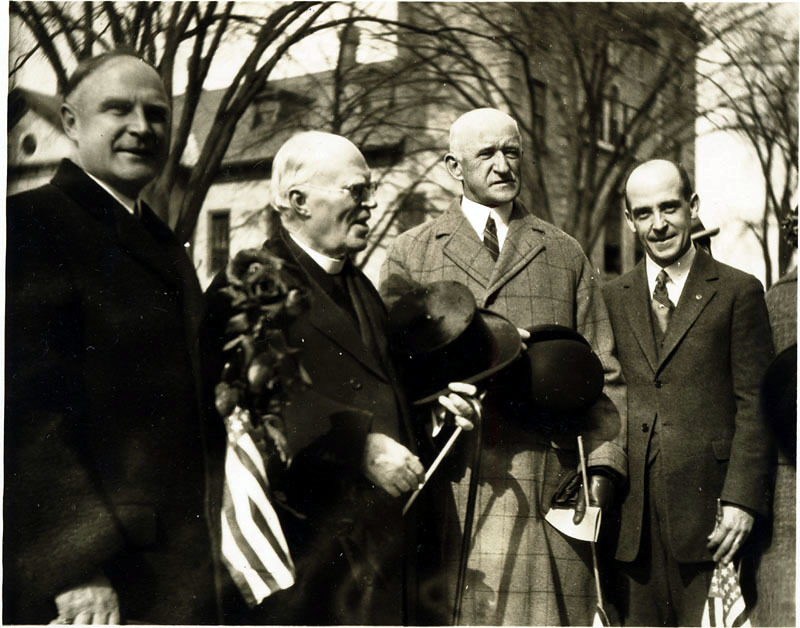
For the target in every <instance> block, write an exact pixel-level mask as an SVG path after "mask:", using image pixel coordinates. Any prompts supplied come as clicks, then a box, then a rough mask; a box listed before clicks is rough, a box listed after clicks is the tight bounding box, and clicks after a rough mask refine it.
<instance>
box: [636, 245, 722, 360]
mask: <svg viewBox="0 0 800 628" xmlns="http://www.w3.org/2000/svg"><path fill="white" fill-rule="evenodd" d="M717 279H719V273H718V272H717V265H716V263H715V262H714V259H713V258H712V257H711V256H710V255H708V253H706V252H705V251H703V250H702V249H699V248H698V250H697V256H696V257H695V260H694V263H693V264H692V269H691V270H690V271H689V277H688V278H687V279H686V285H685V286H684V287H683V292H682V293H681V298H680V300H679V301H678V304H677V306H676V307H675V311H674V312H673V314H672V318H671V319H670V322H669V326H668V327H667V331H666V334H665V336H664V342H663V343H662V347H661V352H660V354H658V353H657V351H656V346H655V340H654V338H653V323H652V316H651V315H650V294H649V288H648V285H647V271H646V270H645V264H644V260H642V261H640V262H639V264H637V266H636V268H634V270H633V272H631V273H630V275H628V279H627V280H626V281H624V282H623V287H624V288H625V289H627V290H630V291H631V292H632V294H630V296H629V297H628V298H625V299H624V303H625V309H626V312H627V315H628V323H629V325H630V328H631V331H632V332H633V335H634V336H635V337H636V340H637V342H638V343H639V346H640V347H641V348H642V352H643V353H644V354H645V356H646V357H647V361H648V362H649V364H650V368H651V369H652V370H653V372H654V373H657V372H658V371H660V370H661V369H662V368H663V367H664V364H665V363H666V362H667V361H668V360H669V357H670V356H671V354H672V353H673V352H674V351H675V349H676V347H677V346H678V344H680V342H681V340H682V339H683V338H684V336H685V335H686V333H687V332H688V331H689V329H690V328H691V327H692V325H693V324H694V322H695V321H696V320H697V317H698V316H700V313H701V312H702V311H703V310H704V309H705V307H706V305H708V303H710V301H711V299H713V298H714V295H715V294H716V293H717V289H716V287H715V285H714V282H715V281H716V280H717Z"/></svg>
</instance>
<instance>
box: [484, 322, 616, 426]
mask: <svg viewBox="0 0 800 628" xmlns="http://www.w3.org/2000/svg"><path fill="white" fill-rule="evenodd" d="M528 331H529V332H530V338H529V339H528V340H526V341H525V344H526V345H527V350H526V351H524V352H522V354H521V356H520V357H519V358H518V359H517V360H514V362H513V363H512V364H511V365H510V366H509V367H508V368H506V369H504V370H503V371H501V372H499V373H497V375H495V376H494V377H493V378H492V382H491V384H490V386H489V394H488V396H487V399H486V400H485V402H484V405H486V404H489V405H494V406H496V407H497V408H498V411H499V412H500V414H501V415H502V416H504V417H506V418H507V419H510V420H511V421H513V422H514V423H516V424H518V425H519V426H520V427H523V428H524V429H530V430H534V431H537V432H543V433H547V434H552V433H565V432H572V431H575V430H576V429H577V428H578V427H579V425H580V424H581V423H582V422H583V420H584V418H585V413H586V411H587V410H588V409H589V408H590V407H591V406H592V404H594V402H595V401H597V399H598V398H599V397H600V395H601V394H602V392H603V381H604V378H603V365H602V363H601V362H600V359H599V358H598V357H597V355H596V354H595V353H594V352H593V351H592V348H591V346H590V345H589V343H588V342H587V341H586V339H585V338H584V337H583V336H581V334H580V333H578V332H577V331H575V330H574V329H571V328H569V327H565V326H563V325H537V326H535V327H531V328H529V329H528Z"/></svg>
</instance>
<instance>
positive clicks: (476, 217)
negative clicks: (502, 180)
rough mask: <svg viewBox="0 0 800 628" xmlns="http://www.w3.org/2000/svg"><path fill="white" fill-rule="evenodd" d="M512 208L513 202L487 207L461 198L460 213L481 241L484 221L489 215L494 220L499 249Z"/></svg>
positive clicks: (484, 226) (506, 230) (463, 197)
mask: <svg viewBox="0 0 800 628" xmlns="http://www.w3.org/2000/svg"><path fill="white" fill-rule="evenodd" d="M512 208H513V202H510V203H506V204H505V205H501V206H499V207H487V206H486V205H481V204H480V203H476V202H475V201H473V200H470V199H468V198H467V197H466V196H462V197H461V211H462V212H464V216H465V217H466V219H467V221H468V222H469V224H470V225H472V228H473V229H474V230H475V233H477V234H478V237H479V238H480V239H481V240H483V230H484V229H485V228H486V221H487V220H488V218H489V216H490V215H491V216H492V218H494V222H495V226H496V227H497V240H498V243H499V244H500V246H501V247H502V246H503V242H504V240H505V238H506V234H507V233H508V221H509V220H510V219H511V209H512Z"/></svg>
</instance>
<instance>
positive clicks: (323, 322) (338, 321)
mask: <svg viewBox="0 0 800 628" xmlns="http://www.w3.org/2000/svg"><path fill="white" fill-rule="evenodd" d="M288 238H289V235H288V233H286V232H285V231H284V230H283V229H281V232H280V236H279V238H278V239H276V240H277V241H278V243H279V248H280V249H281V250H280V251H274V252H275V253H278V255H279V256H281V257H283V258H284V259H289V260H290V261H291V263H293V264H294V265H295V266H296V267H298V268H300V269H301V271H302V273H303V275H304V277H305V282H306V284H307V285H308V287H309V289H310V290H311V299H312V306H311V309H310V310H309V313H308V320H309V323H310V324H311V325H312V326H313V327H315V328H316V329H317V330H318V331H319V332H320V333H322V334H324V335H325V336H327V337H328V339H329V340H330V341H331V342H332V343H333V344H335V345H337V346H339V347H341V348H342V349H343V350H344V351H346V352H347V353H349V354H350V355H351V356H353V357H354V358H355V359H356V360H358V361H359V362H361V363H362V364H363V365H364V366H366V367H367V368H369V369H370V370H371V371H373V372H374V373H375V374H376V375H378V376H379V377H381V378H382V379H384V380H387V377H386V372H385V370H384V369H383V367H382V366H381V364H380V362H379V360H378V357H377V356H375V355H373V354H372V352H371V351H370V350H369V349H368V348H367V347H366V346H365V345H364V341H363V340H362V339H361V331H360V330H359V328H358V325H357V323H356V321H354V320H353V317H352V316H350V315H349V314H347V313H346V312H345V311H344V310H342V308H340V307H339V306H338V305H337V304H336V302H335V301H334V300H333V299H332V298H331V297H330V296H329V295H328V293H327V292H325V290H324V289H323V288H322V286H320V285H319V283H318V282H317V281H316V280H315V279H314V277H313V276H312V275H311V274H310V273H309V272H308V271H307V270H306V269H305V267H304V264H303V262H302V261H301V260H300V259H298V257H297V256H296V255H295V254H294V253H293V251H292V250H291V247H290V246H289V244H288ZM270 245H272V243H270ZM270 248H273V247H272V246H270ZM310 263H315V262H314V261H313V260H310ZM387 381H388V380H387Z"/></svg>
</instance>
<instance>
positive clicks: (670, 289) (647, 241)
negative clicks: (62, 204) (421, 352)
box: [604, 159, 773, 626]
mask: <svg viewBox="0 0 800 628" xmlns="http://www.w3.org/2000/svg"><path fill="white" fill-rule="evenodd" d="M625 202H626V210H625V218H626V220H627V223H628V226H629V227H630V229H631V231H633V232H635V233H636V234H637V235H638V237H639V240H640V241H641V243H642V246H643V248H644V251H645V254H646V255H645V258H644V259H643V260H642V261H641V262H640V263H639V264H638V265H637V266H636V267H635V268H634V269H633V270H632V271H631V272H629V273H628V274H626V275H623V276H622V277H619V278H618V279H616V280H614V281H612V282H610V283H609V284H608V285H607V286H606V287H605V288H604V294H605V297H606V302H607V304H608V309H609V312H610V314H611V323H612V325H613V327H614V334H615V337H616V340H617V346H618V348H619V358H620V363H621V364H622V369H623V374H624V376H625V380H626V382H627V384H628V417H629V418H628V461H629V462H628V476H629V488H628V491H627V494H626V496H625V499H624V502H623V504H622V515H621V516H622V519H621V525H620V534H619V544H618V547H617V552H616V558H617V560H619V561H621V565H622V572H623V574H624V576H625V578H624V594H625V597H626V608H624V609H623V611H624V621H625V623H626V625H632V626H655V625H658V626H663V625H672V626H697V625H700V621H701V616H702V611H703V605H704V602H705V598H706V595H707V593H708V590H709V585H710V582H711V575H712V572H713V569H714V564H715V561H725V562H728V561H730V560H731V559H733V558H734V557H735V556H736V555H737V553H738V552H739V551H740V549H741V548H742V546H743V544H744V542H745V540H746V539H747V537H748V535H749V533H750V531H751V529H752V526H753V522H754V518H755V516H756V515H757V514H761V515H765V514H766V512H767V511H766V508H767V505H766V502H767V499H766V498H767V491H768V487H767V478H768V469H769V465H770V455H771V453H770V438H769V433H768V430H767V426H766V424H765V422H764V420H763V419H762V417H761V416H760V412H759V409H758V392H759V384H760V382H761V378H762V376H763V374H764V371H765V369H766V367H767V365H768V364H769V362H770V360H771V358H772V353H773V351H772V339H771V336H770V328H769V320H768V318H767V308H766V306H765V303H764V292H763V289H762V287H761V284H760V283H759V282H758V280H757V279H755V278H754V277H752V276H751V275H748V274H747V273H744V272H741V271H739V270H736V269H734V268H731V267H730V266H726V265H725V264H722V263H721V262H718V261H716V260H714V259H712V258H711V256H710V255H708V254H707V253H706V252H705V251H704V250H703V249H702V248H699V247H695V246H694V245H693V244H692V240H691V222H692V219H693V218H694V217H696V215H697V211H698V208H699V199H698V197H697V195H696V194H694V193H693V191H692V187H691V183H690V180H689V177H688V174H687V173H686V171H685V170H684V169H683V168H681V167H679V166H678V165H676V164H674V163H672V162H670V161H666V160H660V159H657V160H651V161H648V162H645V163H643V164H641V165H639V166H638V167H636V168H634V170H633V171H632V172H631V174H630V176H629V178H628V180H627V183H626V188H625ZM718 504H719V505H718ZM718 509H719V514H720V520H719V521H717V520H716V517H717V516H718V515H717V513H718Z"/></svg>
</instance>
